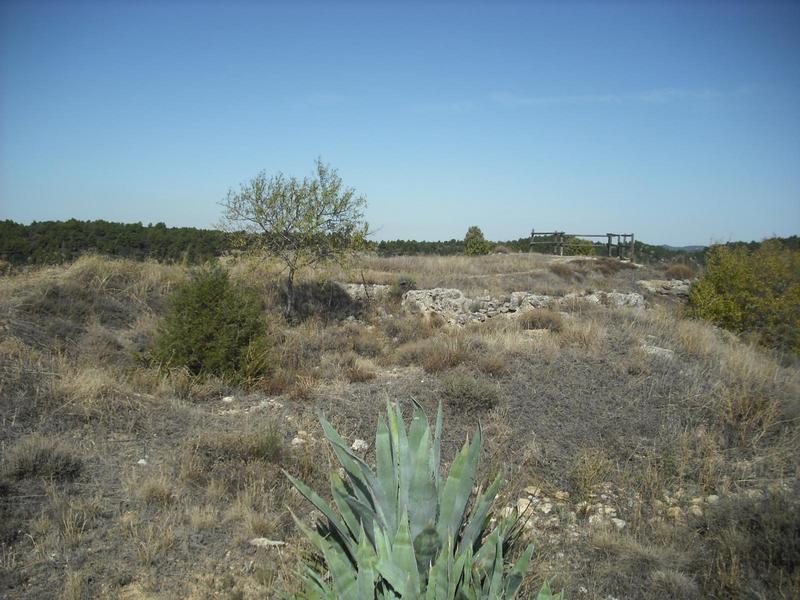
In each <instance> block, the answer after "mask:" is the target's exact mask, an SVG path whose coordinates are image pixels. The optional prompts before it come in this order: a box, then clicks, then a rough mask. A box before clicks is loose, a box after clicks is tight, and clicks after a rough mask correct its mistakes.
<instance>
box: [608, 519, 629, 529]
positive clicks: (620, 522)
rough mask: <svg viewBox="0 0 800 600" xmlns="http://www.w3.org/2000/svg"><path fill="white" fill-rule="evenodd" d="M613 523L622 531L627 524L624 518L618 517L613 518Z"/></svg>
mask: <svg viewBox="0 0 800 600" xmlns="http://www.w3.org/2000/svg"><path fill="white" fill-rule="evenodd" d="M611 523H612V524H613V525H614V527H616V528H617V531H622V530H623V529H625V526H626V525H627V523H626V522H625V521H623V520H622V519H618V518H616V517H612V518H611Z"/></svg>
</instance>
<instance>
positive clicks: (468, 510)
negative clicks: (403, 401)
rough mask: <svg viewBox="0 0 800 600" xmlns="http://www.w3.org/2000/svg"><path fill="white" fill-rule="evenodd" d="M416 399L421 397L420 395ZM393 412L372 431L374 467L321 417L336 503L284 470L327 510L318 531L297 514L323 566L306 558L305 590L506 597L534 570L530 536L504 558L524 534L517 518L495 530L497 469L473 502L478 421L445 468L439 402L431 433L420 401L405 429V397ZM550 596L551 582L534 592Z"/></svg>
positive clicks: (359, 595)
mask: <svg viewBox="0 0 800 600" xmlns="http://www.w3.org/2000/svg"><path fill="white" fill-rule="evenodd" d="M415 404H416V403H415ZM387 416H388V424H387V421H385V420H383V419H381V420H380V422H379V424H378V430H377V432H376V434H375V457H376V469H375V471H372V469H371V468H370V467H369V466H368V465H367V464H366V463H365V462H364V461H363V460H362V459H361V458H360V457H358V456H357V455H355V454H354V453H353V452H352V451H351V450H350V448H349V447H348V445H347V444H346V443H345V441H344V440H343V439H342V437H341V436H340V435H339V434H338V433H337V432H336V430H335V429H334V428H333V427H332V426H331V425H330V423H328V422H327V421H326V420H325V419H324V418H323V419H321V422H322V428H323V431H324V433H325V437H326V438H327V439H328V441H329V442H330V444H331V446H332V448H333V452H334V453H335V455H336V457H337V459H338V460H339V462H340V463H341V465H342V467H343V469H344V472H345V474H346V477H345V478H344V479H343V478H342V477H340V476H339V474H338V473H337V472H336V471H332V472H331V474H330V481H331V495H332V497H333V502H334V504H335V506H336V509H337V510H334V509H333V508H332V507H331V506H330V505H329V504H328V503H327V502H325V501H324V500H323V499H322V498H321V497H320V496H319V495H318V494H317V493H315V492H314V491H313V490H312V489H311V488H309V487H308V486H307V485H305V484H304V483H303V482H301V481H299V480H298V479H296V478H294V477H292V476H291V475H288V474H287V476H288V477H289V479H290V480H291V482H292V483H293V484H294V486H295V487H296V488H297V489H298V490H299V491H300V493H302V494H303V495H304V496H305V497H306V498H308V500H310V501H311V503H312V504H313V505H314V506H315V507H316V508H317V509H318V510H320V511H321V512H322V514H323V515H324V516H325V522H320V523H319V524H318V527H317V530H316V531H314V530H312V529H310V528H309V527H307V526H305V525H304V524H303V523H302V522H300V521H299V520H298V519H295V520H296V521H297V524H298V526H299V527H300V528H301V529H302V531H303V532H304V533H305V535H306V536H307V537H308V538H309V539H310V541H311V542H312V543H313V545H314V547H315V548H316V550H317V551H318V552H319V555H320V556H319V558H321V560H322V562H324V564H325V566H326V568H327V573H321V572H320V571H319V570H317V569H315V568H313V566H311V565H305V568H304V572H303V573H302V574H301V577H302V579H303V580H304V582H305V588H304V590H303V592H302V596H303V597H306V598H313V599H318V598H326V599H336V598H342V599H343V598H348V599H349V598H355V599H359V600H361V599H370V600H371V599H390V598H392V599H404V600H407V599H412V598H421V599H423V598H424V599H426V600H440V599H447V600H456V599H462V598H464V599H477V598H487V599H498V600H499V599H510V598H513V597H514V596H515V594H516V593H517V591H518V590H519V587H520V586H521V584H522V580H523V578H524V577H525V574H526V572H527V570H528V566H529V564H530V560H531V555H532V554H533V544H530V545H528V546H527V547H526V548H525V549H524V550H523V551H522V553H521V554H520V556H519V558H518V560H517V561H516V563H514V564H513V565H507V564H506V563H507V560H508V557H509V556H510V555H511V554H512V553H513V552H514V550H515V547H516V546H517V544H518V542H519V541H520V539H519V538H520V535H519V534H520V527H519V524H518V522H517V521H516V520H515V519H503V520H500V521H499V522H498V523H497V525H496V526H495V527H494V528H493V529H491V531H489V527H490V509H491V506H492V503H493V501H494V499H495V496H496V495H497V491H498V489H499V488H500V485H501V481H502V480H501V478H500V476H498V477H497V478H496V479H495V480H494V481H493V482H492V483H491V485H489V487H488V488H487V489H486V490H485V491H484V492H483V493H481V494H479V495H478V496H477V497H476V498H475V499H474V501H473V502H472V503H470V502H469V500H470V496H471V495H472V488H473V485H474V484H475V477H476V474H477V469H478V459H479V454H480V447H481V429H480V426H478V428H477V430H476V432H475V435H474V436H473V438H472V440H471V441H470V440H469V439H468V440H467V441H466V442H465V443H464V446H463V448H462V449H461V451H460V452H459V453H458V455H457V456H456V457H455V460H454V461H453V464H452V465H451V467H450V472H449V474H448V476H447V478H446V479H445V480H442V478H441V476H440V473H439V470H440V459H441V430H442V407H441V405H440V406H439V410H438V413H437V416H436V427H435V431H434V434H433V437H431V430H430V425H429V423H428V419H427V417H426V416H425V413H424V412H423V411H422V409H421V407H420V406H419V405H418V404H417V405H416V408H415V410H414V415H413V417H412V420H411V424H410V427H409V428H408V431H406V427H405V423H404V421H403V417H402V413H401V411H400V406H399V405H397V406H395V407H394V408H392V407H391V405H389V404H388V403H387ZM553 597H559V598H560V597H561V596H560V595H559V596H551V594H550V590H549V588H548V587H547V585H545V586H544V587H543V588H542V590H541V592H540V593H539V594H538V596H537V598H538V599H542V600H544V599H547V598H553Z"/></svg>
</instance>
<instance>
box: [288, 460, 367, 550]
mask: <svg viewBox="0 0 800 600" xmlns="http://www.w3.org/2000/svg"><path fill="white" fill-rule="evenodd" d="M283 473H284V475H286V477H288V478H289V481H291V482H292V485H293V486H294V487H296V488H297V491H299V492H300V493H301V494H303V496H305V497H306V499H308V501H309V502H311V504H313V505H314V506H315V507H316V508H317V510H319V511H320V512H321V513H322V514H323V515H325V517H326V518H327V519H328V522H329V523H330V524H331V525H332V526H333V528H334V529H335V530H336V533H338V534H339V536H340V537H341V539H342V541H343V542H344V544H345V545H346V546H347V550H348V552H349V553H350V555H352V554H353V552H354V550H355V547H354V544H353V541H352V539H350V536H348V535H347V526H346V525H345V524H344V523H342V521H341V520H340V519H339V517H338V516H337V515H336V513H335V512H333V509H332V508H331V507H330V506H329V505H328V503H327V502H325V500H323V499H322V498H320V497H319V496H318V495H317V493H316V492H315V491H314V490H312V489H311V488H310V487H308V486H307V485H306V484H305V483H303V482H302V481H300V480H299V479H296V478H294V477H292V476H291V475H289V473H287V472H286V471H284V472H283ZM292 516H294V515H292ZM295 521H297V522H298V523H299V520H298V519H297V517H295Z"/></svg>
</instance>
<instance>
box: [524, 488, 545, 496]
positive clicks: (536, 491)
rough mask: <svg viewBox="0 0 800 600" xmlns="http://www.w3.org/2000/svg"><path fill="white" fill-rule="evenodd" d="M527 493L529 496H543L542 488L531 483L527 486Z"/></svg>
mask: <svg viewBox="0 0 800 600" xmlns="http://www.w3.org/2000/svg"><path fill="white" fill-rule="evenodd" d="M525 493H526V494H528V495H529V496H534V497H535V496H541V495H542V489H541V488H540V487H539V486H538V485H529V486H528V487H526V488H525Z"/></svg>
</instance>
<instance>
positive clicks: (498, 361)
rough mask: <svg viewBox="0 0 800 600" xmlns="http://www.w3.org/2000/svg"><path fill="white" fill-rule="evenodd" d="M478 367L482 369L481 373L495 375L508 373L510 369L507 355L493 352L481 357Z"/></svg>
mask: <svg viewBox="0 0 800 600" xmlns="http://www.w3.org/2000/svg"><path fill="white" fill-rule="evenodd" d="M478 369H480V371H481V373H485V374H486V375H495V376H499V375H507V374H508V371H509V369H508V364H507V359H506V357H504V356H502V355H500V354H492V355H490V356H484V357H482V358H480V359H479V360H478Z"/></svg>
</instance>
